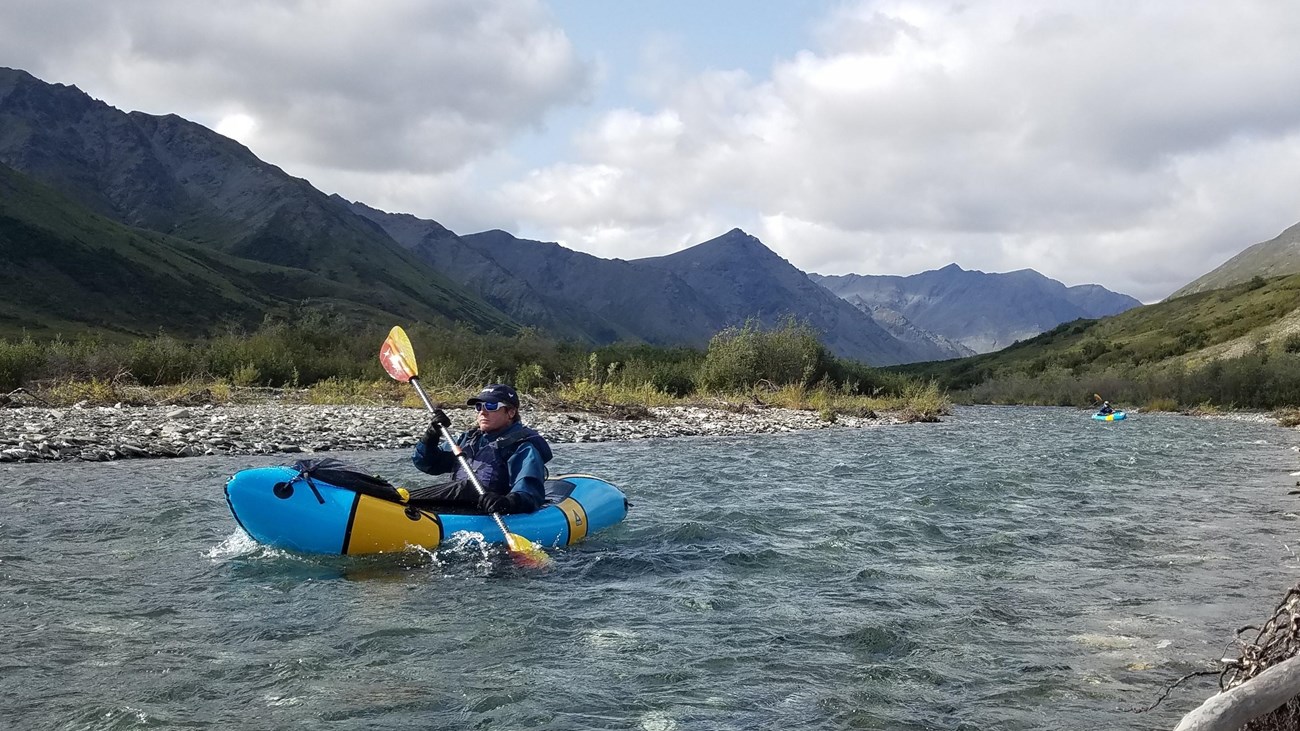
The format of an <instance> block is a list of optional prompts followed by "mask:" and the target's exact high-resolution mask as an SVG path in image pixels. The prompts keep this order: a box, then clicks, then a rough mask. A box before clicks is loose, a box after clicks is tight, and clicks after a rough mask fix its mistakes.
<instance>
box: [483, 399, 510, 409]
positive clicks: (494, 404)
mask: <svg viewBox="0 0 1300 731" xmlns="http://www.w3.org/2000/svg"><path fill="white" fill-rule="evenodd" d="M505 408H509V406H508V405H507V404H503V403H501V402H499V401H480V402H478V403H476V404H474V410H475V411H498V410H500V409H505Z"/></svg>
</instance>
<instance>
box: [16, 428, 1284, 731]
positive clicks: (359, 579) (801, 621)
mask: <svg viewBox="0 0 1300 731" xmlns="http://www.w3.org/2000/svg"><path fill="white" fill-rule="evenodd" d="M1094 427H1095V425H1094V424H1092V423H1091V420H1090V419H1087V418H1086V415H1081V414H1080V413H1079V412H1077V411H1072V410H1066V409H1016V408H982V409H959V410H958V413H957V415H956V416H955V417H954V418H953V419H952V420H950V421H948V422H945V423H943V424H938V425H926V426H924V427H898V428H883V429H872V430H866V431H853V430H826V431H821V432H817V433H816V435H815V438H810V435H809V434H785V435H771V436H755V437H753V438H727V439H681V440H674V441H672V442H666V441H662V440H660V441H657V442H644V443H604V444H583V445H559V446H557V461H560V460H563V461H566V462H568V463H570V465H571V466H572V467H575V468H577V470H576V471H583V472H590V473H593V474H599V475H602V476H606V477H608V478H609V479H612V480H613V481H614V482H615V483H617V484H620V485H623V486H624V487H626V488H627V489H628V491H629V492H630V493H631V495H632V499H633V502H634V503H636V507H635V508H634V509H633V511H632V512H631V514H630V516H629V518H628V520H627V522H626V523H625V524H623V525H620V526H618V527H616V528H615V529H612V530H610V531H606V532H604V533H601V534H599V535H597V536H593V537H592V538H591V539H590V540H589V541H587V542H585V543H583V544H580V545H578V546H573V547H568V548H557V549H554V550H553V551H551V553H552V555H553V557H554V558H555V563H554V565H553V567H552V568H550V569H548V570H546V571H541V572H532V571H528V570H524V569H519V568H518V567H516V566H514V565H513V564H512V563H511V562H510V561H509V560H508V557H506V556H505V555H504V554H503V552H502V551H501V550H500V549H499V548H498V547H493V546H488V545H486V544H484V543H483V541H482V539H481V537H480V536H474V535H468V534H458V535H456V536H451V537H449V539H448V541H447V543H446V544H445V545H444V546H442V547H440V548H439V549H438V550H436V551H427V550H423V549H411V550H408V551H403V552H398V553H394V554H387V555H384V556H377V557H366V558H347V557H337V556H334V557H331V556H302V555H297V554H293V553H291V552H286V551H279V550H275V549H269V548H267V547H264V546H260V545H258V544H257V543H256V542H254V541H252V539H250V538H249V537H248V536H247V535H246V534H244V533H243V532H242V531H241V530H239V529H238V528H237V527H236V525H235V523H234V521H233V520H232V519H231V517H230V515H229V511H228V508H227V506H226V504H225V501H224V499H223V498H222V495H221V485H222V483H223V481H224V479H225V477H227V476H229V474H231V473H233V472H234V471H236V470H238V469H239V468H241V467H244V466H247V465H248V464H250V463H252V462H258V463H259V464H273V463H276V462H279V461H284V460H280V459H278V458H265V459H262V458H259V460H261V461H260V462H259V461H258V460H250V459H248V458H193V459H184V460H172V461H168V462H166V463H162V462H141V463H138V464H136V463H132V464H122V465H117V466H113V467H112V468H105V466H103V465H91V464H76V463H56V464H46V465H13V464H9V463H6V464H5V465H3V466H0V481H2V484H4V485H6V488H5V490H3V491H0V541H2V542H3V543H4V547H3V549H0V554H2V555H0V578H2V579H3V580H0V611H3V612H4V616H5V620H6V642H7V643H8V646H9V647H10V649H11V650H12V652H10V653H9V654H8V655H7V656H5V659H3V660H0V669H2V670H3V672H4V673H5V675H6V682H8V683H10V684H11V685H12V686H13V687H21V688H23V690H24V694H23V697H17V696H16V695H15V694H10V695H7V696H0V717H3V718H5V721H6V723H8V724H10V725H12V726H13V727H15V728H45V727H51V724H54V725H55V727H58V728H70V729H73V728H79V729H107V728H115V729H133V728H150V727H153V728H181V727H192V728H214V729H215V728H235V727H239V728H250V729H280V728H299V727H306V726H314V727H329V728H332V729H340V730H343V731H351V730H353V729H367V728H399V727H401V728H405V727H411V728H474V727H478V728H538V729H565V731H569V730H571V729H614V728H617V729H643V730H644V729H676V728H716V729H749V728H826V729H832V728H854V727H862V728H889V729H927V730H928V729H935V728H943V729H981V730H983V729H990V728H1005V729H1039V728H1090V727H1095V728H1106V729H1120V730H1126V729H1146V728H1152V727H1172V726H1173V725H1174V723H1176V720H1177V718H1178V717H1179V716H1180V715H1181V713H1182V712H1183V711H1185V710H1187V709H1188V708H1189V707H1190V706H1191V705H1192V704H1193V703H1192V701H1194V700H1195V699H1196V698H1197V697H1198V696H1201V695H1208V694H1209V693H1210V692H1211V690H1212V688H1211V687H1210V685H1212V683H1207V684H1206V685H1205V686H1202V687H1199V688H1189V689H1188V691H1187V692H1186V693H1185V694H1184V696H1183V700H1184V701H1185V702H1184V703H1183V704H1182V705H1178V704H1169V703H1166V704H1164V705H1162V707H1159V708H1157V709H1156V710H1154V711H1152V712H1151V713H1150V714H1144V715H1141V716H1138V715H1135V714H1131V713H1128V712H1126V711H1124V710H1123V709H1124V708H1130V707H1135V706H1142V705H1148V704H1149V703H1150V702H1151V701H1152V700H1153V699H1154V698H1155V697H1158V696H1159V694H1160V693H1161V692H1162V691H1163V689H1164V687H1165V686H1166V685H1167V684H1168V683H1170V682H1172V681H1173V680H1176V679H1177V678H1178V677H1181V676H1182V675H1184V674H1186V673H1187V672H1190V671H1191V670H1194V669H1197V668H1200V667H1203V666H1204V664H1205V663H1206V662H1207V661H1212V660H1214V659H1217V657H1218V655H1219V653H1220V651H1221V650H1222V649H1223V647H1224V646H1226V645H1227V644H1228V643H1229V642H1230V641H1231V638H1232V632H1233V630H1235V628H1236V627H1238V626H1241V625H1243V624H1249V623H1257V622H1259V621H1262V619H1264V618H1265V617H1266V616H1267V615H1268V613H1269V612H1270V611H1271V609H1272V607H1273V606H1274V605H1275V604H1276V601H1277V599H1278V598H1279V597H1280V596H1281V593H1282V592H1283V590H1284V589H1285V588H1286V587H1287V586H1289V585H1290V583H1291V581H1292V575H1291V574H1292V573H1293V569H1294V565H1295V564H1296V559H1295V555H1294V554H1293V553H1292V552H1291V551H1290V549H1288V548H1287V547H1286V544H1287V543H1288V541H1287V539H1286V536H1288V535H1290V534H1291V533H1293V532H1294V525H1295V520H1296V518H1295V511H1294V504H1293V502H1292V501H1293V500H1294V498H1293V497H1289V496H1287V495H1285V489H1284V488H1285V486H1284V485H1280V484H1279V480H1280V479H1282V475H1283V474H1284V473H1285V472H1287V471H1292V470H1294V459H1295V455H1294V452H1292V451H1291V448H1292V447H1293V446H1295V444H1296V442H1297V440H1300V435H1298V434H1296V433H1293V432H1290V431H1286V430H1277V429H1276V428H1275V427H1270V426H1267V425H1261V424H1250V423H1236V422H1231V423H1229V422H1211V421H1203V420H1191V419H1182V418H1178V417H1160V418H1157V417H1146V416H1145V415H1144V416H1143V418H1135V419H1133V420H1132V421H1131V422H1127V423H1124V424H1122V425H1121V426H1120V428H1094ZM792 454H797V455H798V458H797V459H794V458H792V457H791V455H792ZM345 456H346V457H347V458H348V459H349V461H352V462H355V463H357V464H361V465H363V466H365V467H367V468H368V469H373V471H375V472H380V473H383V474H392V475H394V476H395V477H396V478H397V479H406V477H408V476H411V475H412V473H411V472H410V469H411V468H410V466H409V460H408V455H407V454H405V453H397V452H370V453H358V454H350V455H345ZM128 478H129V481H130V483H131V485H132V486H133V489H132V490H130V491H126V492H124V491H122V490H121V489H120V485H121V484H122V482H123V481H124V480H125V479H128ZM1229 482H1230V484H1231V487H1232V491H1231V497H1232V499H1231V500H1225V499H1223V497H1224V494H1225V493H1224V485H1225V484H1228V483H1229ZM69 485H75V486H76V487H77V489H76V496H75V499H74V497H73V495H72V493H71V491H69V490H67V489H66V486H69ZM52 497H53V499H51V498H52ZM32 698H39V699H42V701H41V703H35V702H33V701H32V700H31V699H32ZM105 699H112V701H111V702H109V701H106V700H105ZM51 707H58V708H64V709H73V710H70V711H67V712H66V713H64V715H62V716H59V717H58V718H55V719H50V718H49V717H48V713H49V708H51ZM231 708H239V709H242V710H241V712H240V713H241V715H236V714H234V713H233V712H232V711H231V710H230V709H231Z"/></svg>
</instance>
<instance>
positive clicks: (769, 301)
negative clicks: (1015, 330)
mask: <svg viewBox="0 0 1300 731" xmlns="http://www.w3.org/2000/svg"><path fill="white" fill-rule="evenodd" d="M351 205H352V210H353V211H355V212H357V213H358V214H360V215H363V216H366V217H367V218H369V219H370V220H372V221H374V222H376V223H378V224H379V225H381V226H383V228H384V230H385V231H386V232H388V234H389V235H390V236H392V237H393V238H394V239H396V240H397V241H398V242H400V243H402V244H403V245H404V246H406V247H407V248H409V249H411V250H412V251H413V252H415V253H417V254H418V255H419V256H421V257H422V258H424V259H425V260H426V261H428V262H430V263H431V264H433V266H435V267H436V268H437V269H438V270H439V271H442V272H445V273H447V274H448V275H449V276H451V277H453V278H456V279H458V280H459V281H461V282H463V283H464V284H465V285H466V286H468V287H471V288H473V289H474V290H475V291H476V292H479V293H480V294H481V295H482V296H483V297H484V298H485V299H486V300H487V301H488V302H489V303H491V304H493V305H495V306H496V307H498V308H500V309H501V310H503V311H505V312H507V313H508V314H510V316H512V317H514V318H515V319H516V320H518V321H520V322H522V323H525V324H529V325H534V326H536V327H539V328H543V329H545V330H547V331H550V332H552V333H556V334H559V335H563V336H566V337H573V338H577V339H581V340H585V341H588V342H593V343H610V342H614V341H616V340H622V339H629V340H643V341H645V342H649V343H653V344H656V345H691V346H695V347H703V346H705V345H707V344H708V342H709V339H710V338H711V337H712V336H713V335H714V334H715V333H716V332H718V331H719V330H721V329H723V328H726V327H728V326H732V325H742V324H744V323H745V322H746V321H747V320H749V319H750V318H753V319H755V320H757V321H758V322H760V323H763V324H765V325H769V326H770V325H776V324H778V323H779V322H780V321H781V320H782V319H783V318H784V317H787V316H794V317H795V318H797V319H798V320H800V321H802V322H807V323H808V324H809V325H811V326H812V327H813V328H815V329H817V330H818V331H819V332H820V333H822V336H823V342H825V343H826V346H827V347H828V348H830V349H831V350H832V351H833V352H835V353H836V354H838V355H840V356H843V357H847V358H853V359H857V360H861V361H864V362H867V363H872V364H877V365H884V364H894V363H905V362H912V361H917V360H932V359H934V358H938V357H944V355H942V354H940V351H939V350H938V349H936V348H933V347H932V346H930V345H929V344H927V343H904V342H902V341H900V340H898V339H897V338H895V337H893V336H891V335H890V334H889V333H887V332H885V331H884V330H883V329H882V328H881V327H880V326H879V325H877V324H876V323H875V322H874V321H873V320H871V318H870V317H868V316H866V315H864V314H863V313H862V312H859V311H858V310H857V309H856V308H854V307H852V306H851V305H849V304H848V303H846V302H844V301H842V300H840V299H839V298H837V297H835V296H834V295H831V294H830V293H829V292H827V291H826V290H824V289H823V288H821V287H818V286H817V285H815V284H813V282H812V281H810V280H809V279H808V276H807V275H805V274H804V273H803V272H801V271H799V270H798V269H796V268H795V267H794V266H793V265H791V264H790V263H789V262H787V261H786V260H784V259H782V258H781V257H779V256H777V255H776V254H775V253H773V252H772V251H771V250H770V249H768V248H767V247H766V246H764V245H763V244H762V243H761V242H760V241H759V240H758V239H756V238H754V237H752V236H749V235H748V234H746V233H745V232H743V231H740V230H739V229H736V230H733V231H731V232H729V233H727V234H725V235H723V236H720V237H718V238H716V239H713V240H711V241H707V242H705V243H702V244H699V245H697V246H694V247H692V248H690V249H686V250H685V251H680V252H677V253H675V254H670V255H668V256H661V257H653V258H649V259H636V260H632V261H624V260H622V259H601V258H599V257H595V256H591V255H590V254H584V253H581V252H577V251H573V250H570V249H566V248H564V247H563V246H560V245H559V244H554V243H543V242H539V241H529V240H526V239H519V238H516V237H514V236H511V235H510V234H508V233H506V232H504V231H485V232H483V233H478V234H470V235H466V236H456V235H455V234H453V233H451V232H450V231H448V230H447V229H446V228H444V227H442V226H441V225H439V224H437V223H436V222H433V221H421V220H420V219H417V218H414V217H413V216H407V215H401V214H392V213H384V212H382V211H377V210H375V209H373V208H369V207H367V206H364V205H361V204H356V203H354V204H351ZM949 357H950V356H949Z"/></svg>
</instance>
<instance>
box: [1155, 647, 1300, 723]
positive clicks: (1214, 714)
mask: <svg viewBox="0 0 1300 731" xmlns="http://www.w3.org/2000/svg"><path fill="white" fill-rule="evenodd" d="M1297 695H1300V657H1293V658H1291V659H1289V660H1285V661H1283V662H1280V663H1278V664H1277V665H1274V666H1273V667H1271V668H1269V669H1267V670H1265V671H1263V672H1262V673H1260V674H1259V675H1256V676H1255V677H1253V678H1251V679H1250V680H1249V681H1247V682H1245V683H1243V684H1241V685H1238V686H1236V687H1235V688H1231V689H1229V690H1225V691H1223V692H1222V693H1220V694H1218V695H1216V696H1214V697H1213V698H1210V699H1209V700H1207V701H1205V702H1204V703H1202V704H1201V706H1200V708H1197V709H1196V710H1194V711H1192V712H1191V713H1189V714H1187V715H1186V716H1183V720H1182V721H1180V722H1179V723H1178V726H1177V727H1175V728H1174V731H1236V730H1237V729H1239V728H1241V727H1242V726H1244V725H1245V724H1246V723H1248V722H1250V721H1252V720H1254V719H1256V718H1259V717H1260V716H1262V715H1264V714H1266V713H1271V712H1272V711H1275V710H1277V709H1278V708H1281V707H1282V706H1283V705H1284V704H1286V702H1287V701H1289V700H1291V699H1292V698H1295V697H1296V696H1297Z"/></svg>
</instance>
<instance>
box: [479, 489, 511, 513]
mask: <svg viewBox="0 0 1300 731" xmlns="http://www.w3.org/2000/svg"><path fill="white" fill-rule="evenodd" d="M505 497H506V496H505V495H501V494H499V493H495V492H485V493H483V494H482V495H479V496H478V509H479V510H482V511H483V512H485V513H500V512H504V511H502V510H501V504H502V503H503V502H504V500H505Z"/></svg>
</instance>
